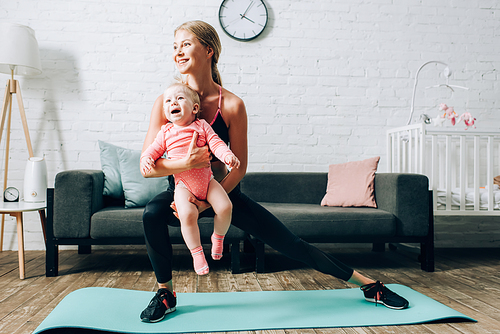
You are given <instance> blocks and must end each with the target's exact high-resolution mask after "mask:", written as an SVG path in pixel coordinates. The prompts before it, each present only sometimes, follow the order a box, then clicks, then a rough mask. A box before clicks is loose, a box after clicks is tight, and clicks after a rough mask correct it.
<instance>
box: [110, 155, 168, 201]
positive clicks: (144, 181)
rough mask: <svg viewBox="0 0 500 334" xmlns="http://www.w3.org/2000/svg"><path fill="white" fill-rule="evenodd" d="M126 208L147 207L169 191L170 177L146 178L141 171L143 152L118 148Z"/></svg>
mask: <svg viewBox="0 0 500 334" xmlns="http://www.w3.org/2000/svg"><path fill="white" fill-rule="evenodd" d="M116 152H117V154H118V161H119V163H120V175H121V180H122V185H123V192H124V194H125V207H126V208H136V207H143V206H145V205H146V204H147V203H148V202H149V201H150V200H151V199H152V198H153V197H155V196H156V195H158V194H159V193H161V192H162V191H165V190H167V188H168V184H169V181H168V177H152V178H145V177H143V176H142V174H141V170H140V165H139V164H140V158H141V151H139V150H130V149H126V148H121V147H119V148H117V149H116Z"/></svg>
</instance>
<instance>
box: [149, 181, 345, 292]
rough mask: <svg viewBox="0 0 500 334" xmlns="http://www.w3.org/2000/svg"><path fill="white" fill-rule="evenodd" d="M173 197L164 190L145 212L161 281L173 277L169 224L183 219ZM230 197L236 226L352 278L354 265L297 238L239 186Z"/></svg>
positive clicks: (310, 262)
mask: <svg viewBox="0 0 500 334" xmlns="http://www.w3.org/2000/svg"><path fill="white" fill-rule="evenodd" d="M173 198H174V192H173V190H172V189H169V190H167V191H164V192H162V193H160V194H159V195H157V196H156V197H155V198H153V199H152V200H151V201H150V202H149V203H148V204H147V205H146V208H145V210H144V214H143V224H144V235H145V237H146V245H147V249H148V255H149V259H150V260H151V264H152V266H153V270H154V272H155V275H156V279H157V281H158V282H159V283H166V282H168V281H170V280H171V279H172V244H171V243H170V237H169V234H168V225H173V226H179V220H178V219H177V218H176V217H175V216H174V215H173V210H172V208H170V203H171V202H172V201H173ZM229 198H230V199H231V202H232V203H233V216H232V220H231V224H232V225H234V226H236V227H238V228H240V229H242V230H243V231H245V232H247V233H249V234H251V235H253V236H254V237H257V238H258V239H260V240H262V241H263V242H264V243H266V244H268V245H269V246H271V247H272V248H274V249H275V250H277V251H279V252H281V253H282V254H284V255H286V256H288V257H289V258H291V259H294V260H298V261H301V262H303V263H305V264H307V265H309V266H310V267H312V268H314V269H316V270H318V271H320V272H322V273H325V274H329V275H332V276H335V277H337V278H340V279H342V280H344V281H347V280H349V279H350V278H351V276H352V274H353V270H352V269H351V268H349V267H347V266H346V265H345V264H343V263H342V262H340V261H339V260H337V259H335V258H334V257H332V256H330V255H328V254H326V253H324V252H322V251H321V250H319V249H318V248H316V247H314V246H312V245H310V244H309V243H307V242H305V241H304V240H302V239H300V238H299V237H297V236H296V235H295V234H293V233H292V232H291V231H290V230H289V229H288V228H286V226H285V225H283V223H281V222H280V221H279V220H278V218H276V217H275V216H274V215H273V214H271V213H270V212H269V211H267V210H266V209H264V208H263V207H262V206H261V205H259V204H258V203H256V202H255V201H253V200H252V199H250V198H249V197H248V196H246V195H245V194H243V193H242V192H241V191H240V188H239V186H238V187H236V188H235V189H234V190H233V191H232V192H231V193H229ZM213 214H214V213H213V210H211V209H210V210H205V211H204V212H203V213H202V214H201V216H207V215H212V216H213Z"/></svg>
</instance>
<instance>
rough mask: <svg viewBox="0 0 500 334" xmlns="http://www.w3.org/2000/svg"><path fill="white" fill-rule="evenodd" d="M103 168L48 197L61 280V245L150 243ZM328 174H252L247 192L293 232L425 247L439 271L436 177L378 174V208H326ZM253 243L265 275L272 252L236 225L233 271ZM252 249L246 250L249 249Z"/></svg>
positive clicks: (60, 177)
mask: <svg viewBox="0 0 500 334" xmlns="http://www.w3.org/2000/svg"><path fill="white" fill-rule="evenodd" d="M103 183H104V175H103V172H102V171H100V170H71V171H64V172H60V173H58V174H57V175H56V179H55V183H54V188H51V189H48V191H47V227H46V230H47V252H46V275H47V276H56V275H57V274H58V246H59V245H78V247H79V253H89V252H90V250H91V246H92V245H120V244H144V236H143V228H142V213H143V208H131V209H125V208H124V206H123V203H120V202H114V201H112V200H110V199H109V198H106V196H103V195H102V193H103ZM326 185H327V173H267V172H266V173H248V174H247V175H246V176H245V177H244V179H243V180H242V181H241V190H242V191H243V192H244V193H245V194H246V195H248V196H249V197H250V198H252V199H254V200H255V201H257V202H259V203H261V204H262V205H263V206H264V207H265V208H267V209H268V210H269V211H271V212H272V213H273V214H274V215H276V216H277V217H278V218H279V219H280V220H281V221H282V222H283V223H284V224H285V225H286V226H287V227H288V228H289V229H290V230H292V231H293V232H294V233H296V234H297V235H298V236H299V237H301V238H302V239H304V240H306V241H308V242H313V243H372V244H373V250H376V251H377V250H378V251H381V250H384V249H385V244H386V243H389V244H394V243H420V249H421V254H420V261H421V268H422V270H426V271H434V231H433V215H432V195H431V193H430V192H429V191H428V179H427V177H426V176H423V175H416V174H392V173H391V174H389V173H387V174H376V175H375V199H376V202H377V205H378V208H376V209H375V208H366V207H362V208H354V207H350V208H343V207H324V206H320V205H319V203H320V202H321V199H322V198H323V196H324V194H325V190H326ZM199 225H200V232H201V236H202V242H203V243H208V242H209V240H210V236H211V234H212V229H213V221H212V219H211V218H202V219H200V221H199ZM169 231H170V234H171V241H172V243H183V239H182V236H181V233H180V228H179V227H169ZM244 241H250V242H251V244H253V245H254V251H255V254H256V270H257V272H262V271H263V270H264V257H265V247H264V244H263V243H262V242H261V241H260V240H257V239H255V238H251V237H249V236H247V235H246V233H245V232H243V231H241V230H240V229H238V228H236V227H234V226H231V228H230V229H229V231H228V234H227V236H226V238H225V243H227V244H228V245H230V252H231V268H232V271H233V273H238V272H239V267H240V262H239V261H240V260H239V256H240V254H239V252H240V249H241V247H240V245H241V243H242V242H244ZM245 248H246V247H245Z"/></svg>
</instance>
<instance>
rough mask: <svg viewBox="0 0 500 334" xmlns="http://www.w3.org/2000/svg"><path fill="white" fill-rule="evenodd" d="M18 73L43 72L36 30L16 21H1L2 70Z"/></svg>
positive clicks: (0, 59) (0, 61) (36, 73)
mask: <svg viewBox="0 0 500 334" xmlns="http://www.w3.org/2000/svg"><path fill="white" fill-rule="evenodd" d="M11 69H13V70H14V74H16V75H38V74H40V73H42V64H41V62H40V52H39V51H38V42H37V41H36V38H35V31H34V30H33V29H31V28H30V27H27V26H23V25H20V24H15V23H0V72H2V73H7V74H11Z"/></svg>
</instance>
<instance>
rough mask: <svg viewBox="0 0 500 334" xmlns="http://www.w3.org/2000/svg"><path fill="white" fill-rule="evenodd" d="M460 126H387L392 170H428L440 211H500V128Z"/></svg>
mask: <svg viewBox="0 0 500 334" xmlns="http://www.w3.org/2000/svg"><path fill="white" fill-rule="evenodd" d="M459 126H460V124H458V125H456V126H455V129H450V128H439V127H434V126H429V125H426V124H425V123H418V124H412V125H408V126H404V127H400V128H396V129H392V130H389V131H387V159H388V172H391V173H419V174H425V175H427V177H428V178H429V187H430V189H432V190H433V194H434V196H433V200H434V214H435V215H500V190H499V189H498V186H497V185H495V184H494V182H493V179H494V177H495V176H497V175H499V174H500V168H499V166H500V132H498V131H496V132H495V131H491V132H487V131H481V130H478V129H469V130H461V129H457V127H459Z"/></svg>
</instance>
